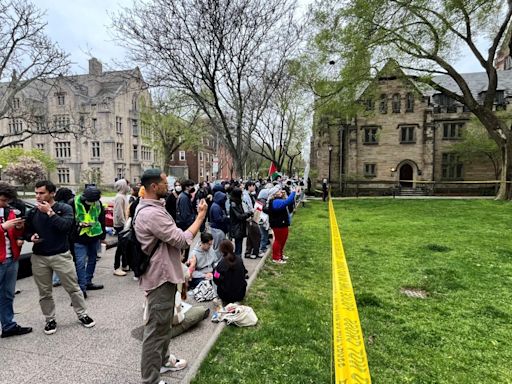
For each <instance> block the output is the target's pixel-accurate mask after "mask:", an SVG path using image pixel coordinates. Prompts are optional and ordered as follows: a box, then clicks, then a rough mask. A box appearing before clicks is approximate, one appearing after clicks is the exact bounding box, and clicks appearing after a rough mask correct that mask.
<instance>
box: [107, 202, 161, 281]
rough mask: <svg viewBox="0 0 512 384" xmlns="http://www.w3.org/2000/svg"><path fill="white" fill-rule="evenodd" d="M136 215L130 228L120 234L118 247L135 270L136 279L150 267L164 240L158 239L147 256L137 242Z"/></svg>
mask: <svg viewBox="0 0 512 384" xmlns="http://www.w3.org/2000/svg"><path fill="white" fill-rule="evenodd" d="M144 208H146V207H142V208H141V209H139V212H140V211H141V210H143V209H144ZM139 212H137V214H135V215H134V217H133V219H132V220H131V223H130V225H129V226H127V227H125V228H124V229H123V230H122V231H121V232H119V237H118V244H117V246H118V247H121V250H122V251H123V252H124V254H125V255H126V257H127V259H128V264H129V265H130V267H131V268H132V270H133V273H134V275H135V276H136V277H139V276H142V275H143V274H144V273H145V272H146V271H147V269H148V267H149V262H150V260H151V257H153V255H154V254H155V252H156V250H157V249H158V247H159V246H160V243H161V242H162V240H160V239H158V241H157V243H156V245H155V247H154V248H153V250H152V251H151V253H150V254H149V255H147V254H146V253H145V252H144V251H143V250H142V247H141V245H140V242H139V240H137V236H136V235H135V228H134V225H135V218H136V217H137V215H138V214H139Z"/></svg>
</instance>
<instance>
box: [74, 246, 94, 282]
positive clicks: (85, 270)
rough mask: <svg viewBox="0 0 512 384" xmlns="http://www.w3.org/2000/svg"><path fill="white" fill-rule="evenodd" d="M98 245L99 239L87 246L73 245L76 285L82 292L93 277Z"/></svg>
mask: <svg viewBox="0 0 512 384" xmlns="http://www.w3.org/2000/svg"><path fill="white" fill-rule="evenodd" d="M99 244H100V239H98V240H95V241H93V242H91V243H89V244H79V243H75V260H76V261H75V262H76V274H77V276H78V285H80V289H81V290H82V291H83V292H85V291H86V290H87V284H91V282H92V278H93V277H94V270H95V269H96V257H97V256H98V246H99ZM86 262H87V265H86Z"/></svg>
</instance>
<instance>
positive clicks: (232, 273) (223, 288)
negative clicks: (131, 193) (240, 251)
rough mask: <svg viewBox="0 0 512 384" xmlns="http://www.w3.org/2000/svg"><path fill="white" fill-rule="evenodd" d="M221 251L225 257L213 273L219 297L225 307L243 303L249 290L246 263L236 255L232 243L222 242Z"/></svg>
mask: <svg viewBox="0 0 512 384" xmlns="http://www.w3.org/2000/svg"><path fill="white" fill-rule="evenodd" d="M219 249H220V251H221V253H222V256H223V257H222V260H221V261H220V262H219V264H217V266H216V267H215V270H214V271H213V282H214V283H215V285H216V286H217V295H218V296H219V298H220V299H221V300H222V303H223V304H224V305H227V304H229V303H235V302H238V301H242V300H243V299H244V297H245V291H246V289H247V281H246V280H245V276H246V274H247V270H246V269H245V265H244V262H243V260H242V258H241V257H238V256H236V255H235V253H234V249H233V243H232V242H231V241H229V240H222V241H221V242H220V245H219Z"/></svg>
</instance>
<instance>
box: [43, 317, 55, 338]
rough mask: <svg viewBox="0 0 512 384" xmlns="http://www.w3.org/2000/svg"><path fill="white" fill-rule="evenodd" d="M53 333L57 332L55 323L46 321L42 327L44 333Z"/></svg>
mask: <svg viewBox="0 0 512 384" xmlns="http://www.w3.org/2000/svg"><path fill="white" fill-rule="evenodd" d="M55 332H57V322H56V321H55V320H50V321H47V322H46V325H45V327H44V333H46V334H47V335H53V334H54V333H55Z"/></svg>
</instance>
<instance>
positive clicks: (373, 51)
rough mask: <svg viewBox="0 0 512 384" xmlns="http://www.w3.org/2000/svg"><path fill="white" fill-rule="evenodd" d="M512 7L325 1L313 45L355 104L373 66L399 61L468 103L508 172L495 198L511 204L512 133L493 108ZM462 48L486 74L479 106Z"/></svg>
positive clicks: (409, 0)
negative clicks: (334, 67) (335, 66)
mask: <svg viewBox="0 0 512 384" xmlns="http://www.w3.org/2000/svg"><path fill="white" fill-rule="evenodd" d="M511 5H512V2H510V1H508V2H505V1H502V0H465V1H460V0H445V1H425V0H377V1H375V0H347V1H345V2H335V1H331V0H323V1H320V3H319V4H318V6H317V7H316V8H315V10H314V21H315V25H316V28H317V34H316V38H315V45H316V47H317V48H318V52H322V54H321V55H320V57H321V58H322V59H323V60H325V62H327V61H328V60H330V61H331V62H335V61H334V60H333V58H336V59H339V60H337V61H339V62H340V63H341V64H340V65H342V69H341V71H342V72H341V74H342V76H341V79H342V80H341V82H340V85H339V86H340V88H341V89H345V87H346V88H347V89H348V90H352V91H353V92H351V93H352V94H351V96H352V97H353V96H354V94H355V90H356V89H357V88H358V87H361V85H362V84H364V83H365V82H366V81H368V79H369V78H370V77H371V75H372V74H374V73H375V69H376V67H378V66H380V65H381V64H382V63H384V62H387V61H388V60H389V59H394V60H396V61H397V63H398V64H399V65H400V67H401V68H402V69H403V70H405V71H409V73H412V74H414V75H415V76H416V81H419V82H422V83H424V84H426V85H428V86H430V87H432V88H433V89H434V90H436V91H437V92H439V93H442V94H444V95H446V96H448V97H450V98H451V99H453V100H455V101H457V102H460V103H462V104H464V105H465V106H466V107H467V108H468V109H469V110H470V111H471V112H472V113H473V114H474V115H475V116H476V117H477V118H478V120H479V121H480V122H481V123H482V125H483V126H484V127H485V129H486V130H487V132H488V134H489V136H490V137H491V138H492V139H493V140H494V141H495V142H496V144H497V145H498V147H499V149H500V153H501V155H500V157H501V163H502V164H503V167H502V172H501V177H500V181H501V183H500V188H499V191H498V194H497V198H498V199H505V198H510V197H511V193H512V192H511V191H512V190H511V188H510V184H507V181H508V182H510V180H511V176H512V130H511V126H510V124H507V123H506V121H504V120H503V119H501V118H500V117H499V116H498V115H497V114H496V112H495V111H493V105H494V101H495V98H496V87H497V83H498V75H497V72H496V69H495V67H494V60H495V59H496V57H497V54H498V49H499V47H500V44H506V45H507V44H509V42H510V35H508V34H506V31H507V28H509V25H510V21H511V17H512V8H511ZM484 33H487V35H488V37H489V45H488V47H487V51H486V52H482V51H481V50H479V49H478V47H477V44H476V39H477V38H478V37H480V36H482V35H483V34H484ZM505 40H506V41H505ZM461 47H466V48H468V49H469V51H470V52H471V54H472V55H473V56H474V57H475V58H476V59H477V60H478V62H479V63H480V65H481V67H482V69H483V70H484V71H485V73H486V74H487V78H488V84H487V86H486V88H485V89H484V90H483V91H485V92H484V93H483V94H482V95H483V97H482V100H479V99H478V96H477V95H475V94H473V93H472V92H471V89H470V86H469V85H468V82H467V81H466V79H465V77H464V76H463V75H462V74H461V73H459V72H458V71H457V70H456V69H455V67H454V62H455V61H456V59H457V57H458V54H459V52H460V51H461ZM434 75H445V76H447V77H448V78H449V79H450V80H451V82H452V84H454V87H453V88H452V87H449V86H447V85H446V84H447V83H441V82H438V81H437V82H436V81H435V78H434Z"/></svg>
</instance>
